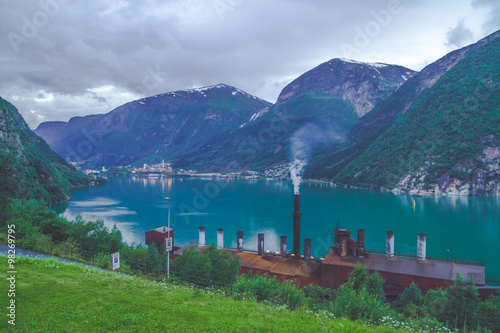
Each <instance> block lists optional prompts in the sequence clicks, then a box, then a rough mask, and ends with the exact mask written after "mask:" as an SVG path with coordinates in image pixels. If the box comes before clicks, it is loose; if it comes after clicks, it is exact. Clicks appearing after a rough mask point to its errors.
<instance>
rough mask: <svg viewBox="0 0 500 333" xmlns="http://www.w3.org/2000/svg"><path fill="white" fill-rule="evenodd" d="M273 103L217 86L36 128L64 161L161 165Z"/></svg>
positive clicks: (94, 165) (232, 128) (107, 164)
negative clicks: (162, 162) (163, 161)
mask: <svg viewBox="0 0 500 333" xmlns="http://www.w3.org/2000/svg"><path fill="white" fill-rule="evenodd" d="M270 106H271V104H270V103H269V102H266V101H264V100H262V99H259V98H257V97H255V96H252V95H249V94H247V93H246V92H244V91H242V90H240V89H237V88H234V87H232V86H228V85H225V84H217V85H214V86H209V87H204V88H197V89H190V90H182V91H175V92H170V93H166V94H161V95H156V96H152V97H148V98H143V99H141V100H137V101H133V102H130V103H127V104H125V105H122V106H120V107H118V108H116V109H115V110H113V111H111V112H109V113H106V114H104V115H91V116H86V117H75V118H72V119H70V121H69V122H67V123H62V124H61V123H59V122H57V123H48V124H47V123H42V124H41V125H40V126H39V127H38V128H37V129H36V130H35V132H36V133H38V134H39V135H40V136H41V137H43V138H46V139H47V140H48V141H49V142H50V143H51V147H52V148H53V149H54V150H55V151H56V152H57V153H59V154H60V155H61V156H63V157H64V158H65V159H67V160H70V161H75V162H81V163H84V164H85V165H86V166H89V167H99V166H117V165H130V164H136V165H137V164H142V163H160V162H161V161H162V160H165V161H175V160H176V158H177V157H178V156H180V155H183V154H190V153H192V152H195V151H197V150H198V149H199V148H200V147H203V146H206V144H207V142H210V141H213V140H216V139H218V138H222V137H226V136H228V135H230V133H231V132H232V131H234V130H236V129H238V128H239V127H240V126H241V124H242V123H244V122H246V121H248V120H249V119H250V118H251V117H252V116H253V115H255V114H259V113H265V112H266V111H267V110H268V109H269V107H270Z"/></svg>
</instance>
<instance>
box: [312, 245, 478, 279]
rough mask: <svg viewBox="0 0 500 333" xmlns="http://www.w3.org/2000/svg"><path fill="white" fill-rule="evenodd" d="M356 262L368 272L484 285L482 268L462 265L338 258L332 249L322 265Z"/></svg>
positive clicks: (373, 256) (378, 257)
mask: <svg viewBox="0 0 500 333" xmlns="http://www.w3.org/2000/svg"><path fill="white" fill-rule="evenodd" d="M357 262H362V263H363V264H365V265H366V267H367V268H368V269H369V270H373V271H379V272H387V273H393V274H403V275H412V276H420V277H425V278H430V279H439V280H448V281H452V280H455V277H456V275H457V274H460V275H461V276H463V277H469V276H472V277H473V278H474V282H475V284H476V285H484V283H485V276H484V275H485V274H484V267H483V266H473V265H463V264H457V263H453V262H446V261H431V260H422V261H421V260H417V259H412V258H403V257H392V258H388V257H387V256H385V255H377V254H370V255H369V256H367V257H364V258H358V257H340V256H338V255H336V254H335V253H334V250H333V248H331V249H330V251H328V254H327V255H326V257H325V260H323V262H322V264H323V265H333V266H344V267H353V266H354V265H355V264H356V263H357Z"/></svg>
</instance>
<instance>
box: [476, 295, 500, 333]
mask: <svg viewBox="0 0 500 333" xmlns="http://www.w3.org/2000/svg"><path fill="white" fill-rule="evenodd" d="M477 313H478V316H477V321H478V324H479V326H481V327H484V328H488V329H489V330H491V331H492V332H500V296H490V297H488V298H487V299H486V300H485V301H483V302H481V304H479V307H478V311H477Z"/></svg>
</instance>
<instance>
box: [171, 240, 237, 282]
mask: <svg viewBox="0 0 500 333" xmlns="http://www.w3.org/2000/svg"><path fill="white" fill-rule="evenodd" d="M239 269H240V257H233V256H232V255H231V254H230V253H229V252H227V251H224V250H222V251H221V250H218V249H217V248H215V246H214V245H213V244H211V245H209V246H207V247H205V248H204V253H203V254H202V253H200V250H199V249H198V248H197V247H191V248H187V249H185V250H184V252H183V253H182V255H181V256H179V257H178V258H177V259H176V260H175V261H174V263H173V265H172V271H173V273H174V274H175V275H176V276H177V277H179V278H180V279H181V280H182V281H185V282H190V283H194V284H197V285H200V286H210V285H226V286H228V285H230V284H231V283H233V282H234V281H235V280H236V276H237V275H238V271H239Z"/></svg>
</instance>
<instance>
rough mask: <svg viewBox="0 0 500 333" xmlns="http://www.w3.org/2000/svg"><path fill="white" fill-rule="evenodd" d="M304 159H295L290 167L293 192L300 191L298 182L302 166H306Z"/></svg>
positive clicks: (300, 178)
mask: <svg viewBox="0 0 500 333" xmlns="http://www.w3.org/2000/svg"><path fill="white" fill-rule="evenodd" d="M306 163H307V162H306V161H305V160H300V159H296V160H295V161H294V162H293V164H292V166H291V167H290V177H291V178H292V182H293V192H294V194H299V192H300V183H301V182H302V177H301V175H302V172H303V171H304V167H305V166H306Z"/></svg>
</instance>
